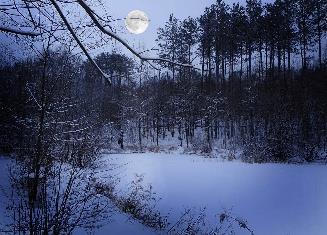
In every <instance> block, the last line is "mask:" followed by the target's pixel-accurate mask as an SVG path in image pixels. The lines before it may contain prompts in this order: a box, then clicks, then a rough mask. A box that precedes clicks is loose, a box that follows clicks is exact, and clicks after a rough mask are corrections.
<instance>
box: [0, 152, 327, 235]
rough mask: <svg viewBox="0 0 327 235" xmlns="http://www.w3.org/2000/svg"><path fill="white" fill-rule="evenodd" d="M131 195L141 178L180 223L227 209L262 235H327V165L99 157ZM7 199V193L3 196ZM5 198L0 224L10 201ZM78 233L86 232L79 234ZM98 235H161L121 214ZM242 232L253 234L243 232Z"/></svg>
mask: <svg viewBox="0 0 327 235" xmlns="http://www.w3.org/2000/svg"><path fill="white" fill-rule="evenodd" d="M9 162H10V160H8V159H6V158H1V157H0V170H1V177H0V185H1V187H2V189H5V188H6V187H9V184H8V177H7V173H6V165H7V164H8V163H9ZM116 164H117V165H123V166H122V167H118V168H117V169H116V170H114V171H115V172H114V173H116V174H118V176H119V177H120V178H121V182H120V184H119V187H120V189H121V191H122V192H124V191H127V188H128V185H129V184H130V182H131V181H132V180H133V179H135V174H143V175H144V181H145V183H146V184H151V185H152V186H153V189H154V191H155V192H156V193H157V195H158V196H160V197H161V198H162V200H160V202H159V204H158V208H159V209H160V211H161V212H162V213H163V215H165V214H167V213H170V214H169V219H170V220H171V221H172V222H174V219H177V218H178V217H179V216H180V215H181V213H182V212H183V211H184V209H185V208H202V207H204V206H206V208H207V214H208V215H209V217H208V219H209V220H211V222H212V223H215V221H216V220H217V217H215V215H217V214H219V213H221V212H223V211H224V210H225V209H226V210H230V209H231V211H232V214H233V215H234V216H236V217H241V218H243V219H245V220H247V222H248V225H249V227H250V228H251V229H253V230H254V234H256V235H302V234H303V235H308V234H310V235H311V234H312V235H325V234H326V231H327V166H324V165H283V164H246V163H241V162H227V161H222V160H220V159H210V158H202V157H199V156H192V155H183V154H177V153H176V154H160V153H157V154H155V153H143V154H110V155H109V154H108V155H105V154H104V155H103V156H102V157H101V158H100V159H99V167H100V169H99V171H100V173H98V179H99V180H100V181H103V182H106V180H107V177H106V174H112V173H113V172H112V171H106V170H107V169H109V168H112V167H113V165H116ZM1 196H3V195H1ZM1 196H0V205H1V206H0V220H1V221H0V225H1V223H2V224H3V223H4V221H5V220H4V219H5V218H4V212H5V211H4V207H5V198H4V197H1ZM75 234H85V233H83V232H82V231H76V232H75ZM95 234H100V235H102V234H120V235H124V234H126V235H132V234H138V235H143V234H146V235H147V234H156V233H155V232H154V231H152V230H151V229H148V228H145V227H144V226H143V225H141V224H140V223H138V222H136V221H129V220H128V215H125V214H120V213H117V214H116V215H114V216H113V217H112V220H111V221H110V223H108V224H107V225H105V226H104V227H102V228H100V229H99V230H97V231H95ZM237 234H249V233H246V232H245V231H243V230H237Z"/></svg>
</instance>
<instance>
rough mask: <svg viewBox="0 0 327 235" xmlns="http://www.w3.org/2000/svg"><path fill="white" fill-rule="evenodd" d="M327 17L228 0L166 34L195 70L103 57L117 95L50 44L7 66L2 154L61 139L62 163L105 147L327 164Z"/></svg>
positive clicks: (305, 9)
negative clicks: (75, 153) (222, 152)
mask: <svg viewBox="0 0 327 235" xmlns="http://www.w3.org/2000/svg"><path fill="white" fill-rule="evenodd" d="M326 9H327V7H326V2H325V1H300V0H298V1H295V0H284V1H282V0H277V1H275V2H274V3H268V4H264V5H263V4H261V2H260V1H256V0H251V1H250V0H249V1H247V3H246V5H245V6H242V5H240V4H233V5H231V6H230V5H227V4H226V3H225V2H224V1H217V2H216V3H215V4H213V5H212V6H210V7H207V8H206V9H205V12H204V13H203V15H201V16H200V17H198V18H196V19H193V18H188V19H184V20H180V19H177V18H175V17H174V16H173V15H170V17H169V19H168V21H167V23H166V25H164V26H163V27H162V28H160V29H159V31H158V39H157V41H158V48H159V53H160V57H161V58H164V59H167V60H168V59H169V60H170V61H173V62H176V63H177V62H178V63H184V64H192V63H193V64H194V67H185V66H179V65H178V64H174V63H171V64H168V66H167V64H164V63H162V62H158V63H156V65H153V64H150V65H149V64H146V63H145V64H144V63H142V64H138V63H137V62H136V61H134V60H132V59H130V58H128V56H127V55H122V54H119V53H116V52H112V53H101V54H99V55H98V56H97V57H96V58H95V61H96V62H97V64H98V65H99V67H101V69H102V70H103V71H105V72H106V74H109V75H110V78H111V81H112V85H108V84H107V83H106V82H104V81H103V78H102V74H101V73H99V72H98V71H97V69H96V68H94V66H93V65H92V63H91V62H87V61H86V62H82V61H80V60H79V59H78V58H77V57H76V56H74V55H73V54H71V52H68V51H67V50H66V49H65V48H60V47H59V48H58V47H53V46H52V47H51V45H50V44H49V45H46V46H44V48H45V49H44V52H42V53H41V54H40V55H39V56H37V57H36V58H35V57H34V58H30V59H27V60H25V61H21V62H18V63H16V64H14V65H12V66H3V67H2V68H1V77H2V79H1V109H2V112H1V132H2V133H1V143H2V149H3V150H4V151H13V150H14V152H16V150H19V151H20V150H24V151H32V152H34V151H35V150H34V149H33V148H32V149H33V150H31V146H38V144H37V143H39V142H40V141H41V142H42V140H40V138H45V137H42V136H43V135H49V136H47V137H46V139H47V142H53V143H56V144H57V143H59V142H60V143H62V145H61V147H60V154H61V153H62V152H61V151H64V152H67V151H68V149H70V150H71V149H74V148H75V147H76V145H78V146H79V145H83V146H84V148H85V149H83V150H81V151H82V152H87V151H88V150H90V149H89V148H88V147H87V144H88V143H89V142H96V143H97V144H96V145H99V143H101V147H100V146H97V149H100V148H102V149H111V150H112V149H113V150H114V151H118V150H119V149H123V150H124V149H127V150H132V151H144V150H151V151H161V150H168V151H170V150H174V149H177V148H178V147H179V146H181V147H183V148H184V151H187V152H197V153H215V151H217V150H219V149H226V150H228V154H227V155H228V157H229V158H235V152H237V151H238V150H243V154H242V158H243V160H245V161H250V162H267V161H274V162H286V161H290V160H293V161H309V162H311V161H314V160H322V158H323V154H322V153H323V151H325V150H326V142H327V141H326V138H327V132H326V130H327V129H326V128H327V126H326V125H327V122H326V118H327V113H326V112H327V95H326V94H327V93H326V89H327V79H326V17H325V16H326ZM49 41H51V40H49ZM196 64H199V66H198V67H197V66H196ZM154 68H156V69H154ZM159 68H160V69H159ZM80 113H82V114H83V115H82V116H81V115H80ZM32 133H33V134H32ZM174 138H175V139H176V141H175V142H174V143H170V142H169V139H174ZM96 140H97V141H96ZM50 149H51V148H50V146H49V149H48V150H49V151H50ZM42 151H45V150H42ZM57 151H58V150H57ZM68 152H69V151H68ZM29 154H30V153H29Z"/></svg>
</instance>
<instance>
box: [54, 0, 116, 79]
mask: <svg viewBox="0 0 327 235" xmlns="http://www.w3.org/2000/svg"><path fill="white" fill-rule="evenodd" d="M51 2H52V4H53V6H54V7H55V8H56V10H57V12H58V14H59V15H60V18H61V19H62V20H63V21H64V23H65V25H66V27H67V29H68V30H69V32H70V33H71V35H72V36H73V38H74V39H75V41H76V42H77V44H78V45H79V47H80V48H81V49H82V51H83V52H84V54H85V55H86V57H87V58H88V59H89V60H90V61H91V63H92V64H93V65H94V66H95V67H96V69H97V70H98V71H99V72H100V73H101V75H102V76H104V77H105V78H106V81H107V82H108V83H109V85H111V79H110V76H109V75H108V74H106V73H105V72H103V71H102V69H101V68H100V67H99V66H98V64H97V63H96V62H95V61H94V59H93V58H92V57H91V55H90V54H89V53H88V51H87V50H86V48H85V47H84V45H83V43H82V42H81V41H80V40H79V38H78V37H77V35H76V33H75V32H74V30H73V28H72V27H71V26H70V24H69V22H68V20H67V19H66V17H65V16H64V14H63V13H62V11H61V9H60V7H59V5H58V4H57V3H56V1H55V0H51Z"/></svg>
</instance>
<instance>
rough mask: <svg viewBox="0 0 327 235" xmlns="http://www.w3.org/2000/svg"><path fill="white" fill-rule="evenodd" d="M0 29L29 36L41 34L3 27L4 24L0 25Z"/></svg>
mask: <svg viewBox="0 0 327 235" xmlns="http://www.w3.org/2000/svg"><path fill="white" fill-rule="evenodd" d="M0 31H2V32H6V33H13V34H18V35H24V36H30V37H37V36H40V35H41V33H36V32H30V31H24V30H20V29H13V28H8V27H5V26H0Z"/></svg>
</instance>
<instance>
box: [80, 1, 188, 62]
mask: <svg viewBox="0 0 327 235" xmlns="http://www.w3.org/2000/svg"><path fill="white" fill-rule="evenodd" d="M77 2H78V3H79V5H80V6H81V7H82V8H83V9H84V10H85V11H86V13H87V14H88V15H89V16H90V18H91V19H92V21H93V22H94V23H95V25H96V27H97V28H98V29H99V30H100V31H101V32H102V33H104V34H106V35H108V36H110V37H112V38H113V39H115V40H117V41H118V42H120V43H121V44H122V45H123V46H124V47H126V48H127V49H128V50H129V51H130V52H131V53H132V54H134V55H135V56H136V57H138V58H139V59H140V60H142V61H161V62H165V63H170V64H174V65H177V66H183V67H190V68H193V66H192V65H190V64H182V63H176V62H174V61H171V60H167V59H162V58H152V57H144V56H142V55H141V53H138V52H137V51H135V50H134V49H133V48H132V47H131V46H130V45H129V44H128V43H127V42H126V41H125V40H124V39H122V38H121V37H119V36H118V35H117V34H115V33H114V32H112V31H110V30H107V29H106V28H105V27H104V26H103V25H102V24H101V22H100V21H99V20H98V19H97V17H96V15H95V14H94V13H93V10H92V9H91V8H90V7H89V6H88V5H87V4H86V3H85V1H84V0H77Z"/></svg>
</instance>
